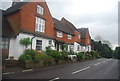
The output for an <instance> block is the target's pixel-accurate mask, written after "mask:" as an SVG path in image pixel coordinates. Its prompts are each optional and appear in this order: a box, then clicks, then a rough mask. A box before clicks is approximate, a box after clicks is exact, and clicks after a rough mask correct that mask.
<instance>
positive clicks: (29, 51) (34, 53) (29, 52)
mask: <svg viewBox="0 0 120 81" xmlns="http://www.w3.org/2000/svg"><path fill="white" fill-rule="evenodd" d="M24 54H27V55H31V56H32V58H33V59H34V57H35V55H36V54H37V52H35V51H34V50H31V49H27V50H25V51H24Z"/></svg>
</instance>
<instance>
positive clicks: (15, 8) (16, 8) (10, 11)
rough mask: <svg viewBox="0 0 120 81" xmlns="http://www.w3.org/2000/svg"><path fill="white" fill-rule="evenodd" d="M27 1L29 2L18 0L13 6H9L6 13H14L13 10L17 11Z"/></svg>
mask: <svg viewBox="0 0 120 81" xmlns="http://www.w3.org/2000/svg"><path fill="white" fill-rule="evenodd" d="M26 3H28V2H17V3H16V4H15V5H13V6H11V7H10V8H8V9H7V10H6V11H5V13H4V15H6V14H9V13H13V12H15V11H18V10H20V9H21V7H22V6H23V5H25V4H26Z"/></svg>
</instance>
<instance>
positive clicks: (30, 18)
mask: <svg viewBox="0 0 120 81" xmlns="http://www.w3.org/2000/svg"><path fill="white" fill-rule="evenodd" d="M37 5H41V6H42V7H43V8H44V15H40V14H37ZM20 16H21V28H22V30H27V31H28V32H35V19H36V16H38V17H40V18H43V19H45V33H44V35H46V36H49V37H53V36H54V23H53V21H52V16H51V14H50V11H49V9H48V6H47V4H46V3H45V2H37V3H36V2H31V3H27V4H26V5H24V6H23V7H22V10H21V11H20Z"/></svg>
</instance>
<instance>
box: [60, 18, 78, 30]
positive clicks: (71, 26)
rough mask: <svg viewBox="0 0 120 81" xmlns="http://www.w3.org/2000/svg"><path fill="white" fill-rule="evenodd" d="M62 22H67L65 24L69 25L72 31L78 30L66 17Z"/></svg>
mask: <svg viewBox="0 0 120 81" xmlns="http://www.w3.org/2000/svg"><path fill="white" fill-rule="evenodd" d="M61 21H65V22H63V23H65V24H67V25H68V26H69V27H70V28H71V29H73V30H77V28H76V27H75V26H74V25H73V24H72V23H71V22H69V21H68V20H66V19H65V18H64V17H63V18H62V19H61Z"/></svg>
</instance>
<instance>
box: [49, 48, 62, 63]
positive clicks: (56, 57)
mask: <svg viewBox="0 0 120 81" xmlns="http://www.w3.org/2000/svg"><path fill="white" fill-rule="evenodd" d="M50 53H51V54H50V55H51V56H52V57H53V58H54V61H55V62H56V63H58V62H59V61H60V60H61V55H60V52H58V51H57V50H51V52H50Z"/></svg>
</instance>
